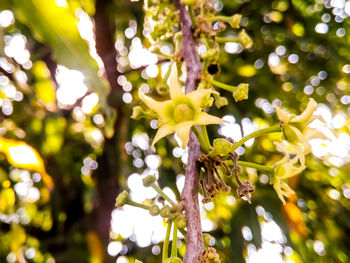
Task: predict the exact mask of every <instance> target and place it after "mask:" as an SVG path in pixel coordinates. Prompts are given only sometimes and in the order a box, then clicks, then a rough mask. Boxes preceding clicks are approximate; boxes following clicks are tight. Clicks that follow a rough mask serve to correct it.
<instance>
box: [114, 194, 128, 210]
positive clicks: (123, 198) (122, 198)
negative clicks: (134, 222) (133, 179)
mask: <svg viewBox="0 0 350 263" xmlns="http://www.w3.org/2000/svg"><path fill="white" fill-rule="evenodd" d="M128 200H129V193H128V192H127V191H123V192H121V193H120V194H119V195H118V196H117V198H116V200H115V206H116V207H122V206H123V205H125V204H126V203H127V202H128Z"/></svg>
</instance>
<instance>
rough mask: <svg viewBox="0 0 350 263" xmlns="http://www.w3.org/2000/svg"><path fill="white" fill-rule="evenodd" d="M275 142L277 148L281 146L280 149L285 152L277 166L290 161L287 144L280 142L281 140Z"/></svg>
mask: <svg viewBox="0 0 350 263" xmlns="http://www.w3.org/2000/svg"><path fill="white" fill-rule="evenodd" d="M273 143H274V144H275V145H276V146H277V148H279V149H280V150H281V151H282V153H283V154H284V156H283V158H282V159H281V160H279V161H278V162H276V164H275V166H278V165H280V164H283V163H286V162H288V161H289V153H288V151H287V148H286V146H285V145H284V144H282V143H279V142H273Z"/></svg>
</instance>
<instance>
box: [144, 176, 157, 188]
mask: <svg viewBox="0 0 350 263" xmlns="http://www.w3.org/2000/svg"><path fill="white" fill-rule="evenodd" d="M155 181H156V177H155V176H153V175H148V176H146V177H145V178H143V179H142V182H143V185H144V186H145V187H149V186H150V185H151V184H153V183H154V182H155Z"/></svg>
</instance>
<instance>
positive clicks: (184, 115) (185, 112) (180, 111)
mask: <svg viewBox="0 0 350 263" xmlns="http://www.w3.org/2000/svg"><path fill="white" fill-rule="evenodd" d="M173 118H174V121H175V122H176V123H180V122H185V121H192V120H193V118H194V111H193V109H191V107H190V106H188V105H187V104H179V105H177V106H176V107H175V109H174V114H173Z"/></svg>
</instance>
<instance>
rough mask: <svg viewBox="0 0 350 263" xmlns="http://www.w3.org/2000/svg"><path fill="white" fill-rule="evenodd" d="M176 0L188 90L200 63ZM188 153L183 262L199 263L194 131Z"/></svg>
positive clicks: (200, 246)
mask: <svg viewBox="0 0 350 263" xmlns="http://www.w3.org/2000/svg"><path fill="white" fill-rule="evenodd" d="M175 4H176V7H177V9H179V11H180V19H181V26H182V46H181V55H182V57H183V58H184V60H185V64H186V72H187V79H186V93H188V92H191V91H193V90H195V89H196V88H197V84H198V83H199V81H200V74H201V63H200V60H199V56H198V53H197V49H196V43H195V40H194V38H193V35H192V23H191V19H190V16H189V14H188V11H187V9H186V7H185V6H184V5H182V4H181V3H180V0H176V2H175ZM188 153H189V154H188V160H187V166H186V178H185V186H184V189H183V191H182V193H181V199H182V201H183V202H184V207H185V211H186V218H187V237H186V253H185V256H184V263H197V262H199V256H200V255H201V254H202V253H203V251H204V244H203V235H202V227H201V220H200V211H199V203H198V184H199V166H198V162H197V159H198V156H199V154H200V146H199V143H198V140H197V138H196V136H195V135H194V134H193V132H191V134H190V140H189V151H188Z"/></svg>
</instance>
